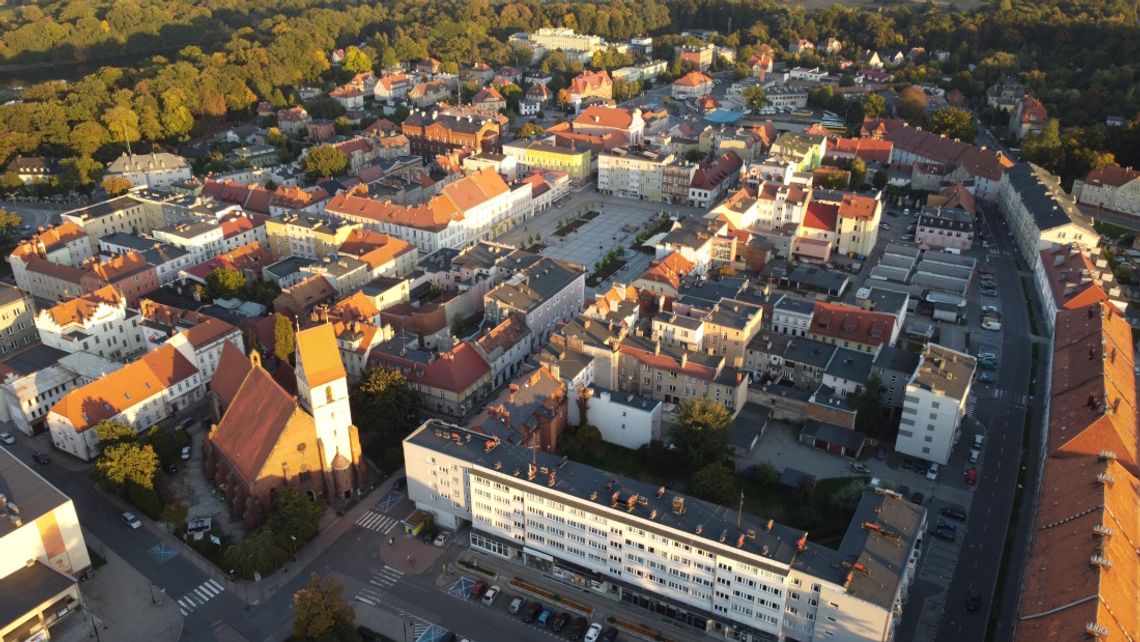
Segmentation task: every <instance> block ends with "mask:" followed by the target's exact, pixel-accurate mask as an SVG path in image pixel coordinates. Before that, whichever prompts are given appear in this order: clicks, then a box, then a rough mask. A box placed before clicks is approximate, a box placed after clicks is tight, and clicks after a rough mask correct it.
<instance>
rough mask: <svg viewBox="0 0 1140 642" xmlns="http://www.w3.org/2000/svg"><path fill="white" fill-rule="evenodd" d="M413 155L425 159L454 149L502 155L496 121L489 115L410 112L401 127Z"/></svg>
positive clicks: (435, 110) (439, 111) (443, 111)
mask: <svg viewBox="0 0 1140 642" xmlns="http://www.w3.org/2000/svg"><path fill="white" fill-rule="evenodd" d="M401 131H402V132H403V134H404V136H406V137H407V139H408V146H409V149H410V150H411V153H412V154H415V155H417V156H421V157H423V158H424V159H426V160H429V161H430V160H434V159H435V157H436V156H437V155H440V154H449V153H451V152H452V151H455V150H457V149H469V150H471V151H473V152H476V153H479V152H494V153H501V152H502V150H503V147H502V141H501V139H500V136H501V130H500V126H499V121H498V120H497V119H496V118H495V117H492V116H487V115H485V114H479V113H476V112H474V111H471V112H470V113H467V112H460V111H453V110H440V109H432V110H431V111H416V112H412V114H411V115H409V116H408V117H407V118H406V119H405V120H404V122H403V123H402V124H401Z"/></svg>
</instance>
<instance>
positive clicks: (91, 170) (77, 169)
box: [59, 156, 103, 189]
mask: <svg viewBox="0 0 1140 642" xmlns="http://www.w3.org/2000/svg"><path fill="white" fill-rule="evenodd" d="M59 166H60V170H61V172H60V182H61V183H62V184H63V185H64V186H65V187H68V188H81V189H87V188H89V187H93V186H94V184H95V179H96V178H97V177H98V175H99V173H100V171H101V170H102V169H103V164H102V163H100V162H99V161H97V160H95V159H94V158H91V157H90V156H71V157H68V158H65V159H63V160H61V161H60V162H59Z"/></svg>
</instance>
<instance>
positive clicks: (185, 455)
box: [181, 446, 190, 461]
mask: <svg viewBox="0 0 1140 642" xmlns="http://www.w3.org/2000/svg"><path fill="white" fill-rule="evenodd" d="M181 456H182V460H183V461H186V460H187V459H190V446H183V447H182V455H181Z"/></svg>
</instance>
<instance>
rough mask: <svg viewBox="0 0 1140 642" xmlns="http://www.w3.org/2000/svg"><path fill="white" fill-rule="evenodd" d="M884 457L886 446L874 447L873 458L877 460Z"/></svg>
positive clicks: (881, 459)
mask: <svg viewBox="0 0 1140 642" xmlns="http://www.w3.org/2000/svg"><path fill="white" fill-rule="evenodd" d="M886 458H887V449H886V448H884V447H882V446H879V447H878V448H875V459H878V460H879V461H883V460H884V459H886Z"/></svg>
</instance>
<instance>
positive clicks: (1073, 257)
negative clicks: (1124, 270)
mask: <svg viewBox="0 0 1140 642" xmlns="http://www.w3.org/2000/svg"><path fill="white" fill-rule="evenodd" d="M1034 282H1035V285H1036V286H1037V292H1038V294H1039V295H1040V297H1041V298H1040V301H1041V308H1042V312H1043V316H1044V317H1045V325H1046V326H1047V333H1048V334H1050V335H1051V334H1052V333H1053V329H1054V328H1053V322H1054V320H1055V318H1056V316H1057V313H1058V312H1059V311H1061V310H1064V309H1066V308H1071V307H1075V306H1082V305H1088V304H1089V303H1090V302H1091V301H1093V300H1108V301H1109V302H1111V303H1112V304H1114V305H1115V306H1116V307H1117V308H1118V310H1119V311H1121V312H1124V311H1125V310H1127V308H1128V301H1127V299H1126V298H1125V297H1124V296H1123V293H1122V291H1121V288H1120V286H1119V285H1118V284H1117V283H1116V275H1115V274H1114V273H1113V272H1112V269H1111V267H1110V265H1109V262H1108V260H1107V259H1106V258H1104V256H1102V255H1100V253H1099V252H1096V251H1095V250H1093V251H1090V250H1089V248H1085V247H1082V246H1080V245H1077V244H1075V243H1074V244H1069V245H1054V246H1053V247H1051V248H1049V249H1047V250H1041V260H1039V261H1038V262H1037V269H1036V271H1035V272H1034Z"/></svg>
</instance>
